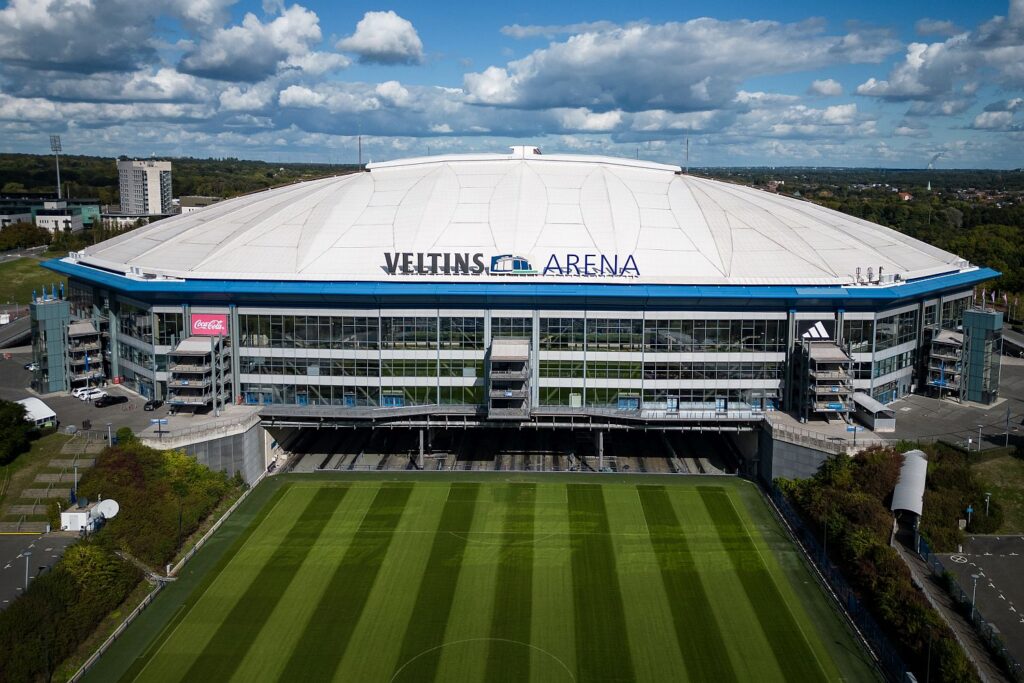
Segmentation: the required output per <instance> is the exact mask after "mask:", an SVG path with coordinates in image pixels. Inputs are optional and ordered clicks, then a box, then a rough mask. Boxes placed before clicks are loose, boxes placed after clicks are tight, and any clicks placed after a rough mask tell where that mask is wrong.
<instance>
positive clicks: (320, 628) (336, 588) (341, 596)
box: [280, 482, 413, 681]
mask: <svg viewBox="0 0 1024 683" xmlns="http://www.w3.org/2000/svg"><path fill="white" fill-rule="evenodd" d="M412 487H413V485H412V483H408V482H407V483H400V484H391V483H387V484H383V485H381V487H380V489H379V490H378V491H377V494H376V495H375V496H374V497H373V502H372V503H370V508H369V509H368V510H367V511H366V515H365V516H364V517H363V521H362V522H361V523H360V524H359V529H358V530H357V531H356V533H355V535H354V536H353V537H352V543H351V544H350V545H349V547H348V549H347V550H346V551H345V555H344V556H343V557H342V558H341V562H339V563H338V565H337V567H335V569H334V573H333V574H332V575H331V580H330V581H329V582H328V583H327V588H326V589H325V590H324V594H323V596H322V597H321V599H320V602H319V603H318V604H317V608H316V610H315V611H314V612H313V615H312V616H311V617H310V619H309V621H308V622H306V626H305V628H304V629H303V630H302V636H301V637H300V638H299V640H298V644H297V645H296V647H295V650H293V651H292V655H291V657H289V658H288V663H287V664H286V665H285V668H284V671H283V672H282V673H281V676H280V680H282V681H303V680H308V681H327V680H330V679H331V677H333V676H334V670H335V669H337V668H338V663H339V662H340V661H341V659H342V657H344V656H345V649H346V648H347V647H348V642H349V639H350V638H351V637H352V633H353V632H354V631H355V629H356V625H357V624H358V623H359V618H360V616H361V615H362V613H363V607H365V605H366V601H367V599H368V598H369V596H370V591H371V590H372V589H373V584H374V581H375V580H376V578H377V573H378V572H379V571H380V566H381V564H383V562H384V556H385V555H386V554H387V551H388V547H389V546H390V545H391V540H392V539H393V538H394V535H395V534H394V531H395V527H396V526H398V520H400V519H401V518H402V513H403V512H405V506H406V503H407V502H408V501H409V495H410V494H411V493H412Z"/></svg>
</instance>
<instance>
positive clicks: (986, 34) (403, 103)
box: [0, 0, 1024, 168]
mask: <svg viewBox="0 0 1024 683" xmlns="http://www.w3.org/2000/svg"><path fill="white" fill-rule="evenodd" d="M0 3H6V4H0V8H2V9H0V151H7V152H34V153H45V152H47V151H48V149H49V140H48V135H50V134H59V135H61V136H62V141H63V147H64V152H65V153H67V154H93V155H105V156H111V157H115V156H119V155H129V156H137V157H148V156H195V157H238V158H244V159H264V160H268V161H273V162H296V161H302V162H308V161H314V162H325V163H354V162H355V161H356V160H357V138H359V137H361V139H362V149H363V161H364V162H365V161H374V160H375V161H383V160H387V159H394V158H401V157H409V156H421V155H426V154H442V153H456V152H478V151H487V152H504V151H505V150H506V148H507V147H508V146H509V145H512V144H533V145H537V146H539V147H540V148H541V149H542V150H543V151H544V152H548V153H552V152H561V153H566V152H568V153H588V154H608V155H612V156H630V157H633V156H639V157H640V158H644V159H651V160H655V161H662V162H669V163H676V164H683V163H684V150H685V148H686V145H687V140H688V141H689V164H690V165H691V166H870V167H897V168H926V167H927V166H928V165H929V164H932V165H933V166H934V167H935V168H1019V167H1022V166H1024V0H1008V1H1005V0H1000V1H998V2H997V1H990V0H974V1H972V2H964V1H963V0H958V1H956V2H954V1H951V0H933V1H932V2H929V3H919V2H893V1H892V0H888V1H884V2H883V1H880V0H860V1H859V2H856V3H822V2H820V0H815V1H813V2H812V1H811V0H779V1H778V2H775V3H764V2H754V1H752V0H742V1H731V0H719V1H718V2H713V3H700V4H698V3H694V2H689V1H687V0H681V1H680V0H676V1H675V2H647V1H645V0H633V1H631V2H622V1H619V2H607V1H605V0H590V1H588V2H579V1H576V0H563V1H560V2H551V1H550V0H518V2H514V3H501V2H480V1H479V0H477V1H475V2H470V1H468V0H454V1H449V2H430V3H428V2H422V1H420V2H412V1H404V0H402V1H396V2H391V3H388V4H384V5H362V4H358V3H353V2H337V1H336V0H323V1H320V0H304V2H303V3H302V4H299V3H289V2H288V1H287V0H0Z"/></svg>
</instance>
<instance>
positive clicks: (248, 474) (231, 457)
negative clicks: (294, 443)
mask: <svg viewBox="0 0 1024 683" xmlns="http://www.w3.org/2000/svg"><path fill="white" fill-rule="evenodd" d="M264 433H265V430H264V429H263V427H261V426H260V425H259V423H256V424H254V425H253V426H251V427H250V428H249V429H247V430H246V431H244V432H241V433H239V434H231V435H229V436H220V437H215V438H212V439H208V440H205V441H197V442H195V443H191V444H186V445H183V446H179V447H180V448H181V449H182V450H184V451H185V452H186V453H188V454H189V455H191V456H192V457H194V458H196V459H197V460H199V462H201V463H202V464H204V465H206V466H207V467H209V468H210V469H212V470H223V471H225V472H227V473H228V476H234V475H235V472H241V473H242V478H243V479H245V481H246V482H248V483H250V484H251V483H253V482H254V481H256V479H257V478H258V477H259V476H260V475H261V474H263V472H264V470H266V469H267V450H266V439H265V436H264Z"/></svg>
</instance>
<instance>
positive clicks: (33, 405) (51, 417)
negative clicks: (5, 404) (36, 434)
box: [16, 396, 57, 427]
mask: <svg viewBox="0 0 1024 683" xmlns="http://www.w3.org/2000/svg"><path fill="white" fill-rule="evenodd" d="M16 403H20V404H21V405H23V406H25V420H27V421H28V422H31V423H32V424H34V425H35V426H36V427H45V426H47V425H55V424H57V413H55V412H53V408H51V407H50V406H48V405H46V404H45V403H43V402H42V401H41V400H39V399H38V398H36V397H35V396H29V397H28V398H23V399H21V400H20V401H16Z"/></svg>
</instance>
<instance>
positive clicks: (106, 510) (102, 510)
mask: <svg viewBox="0 0 1024 683" xmlns="http://www.w3.org/2000/svg"><path fill="white" fill-rule="evenodd" d="M120 509H121V506H120V505H118V504H117V501H116V500H114V499H112V498H108V499H106V500H101V501H100V502H98V503H96V507H94V508H93V509H92V510H93V515H103V518H104V519H113V518H114V517H117V512H118V511H119V510H120Z"/></svg>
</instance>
